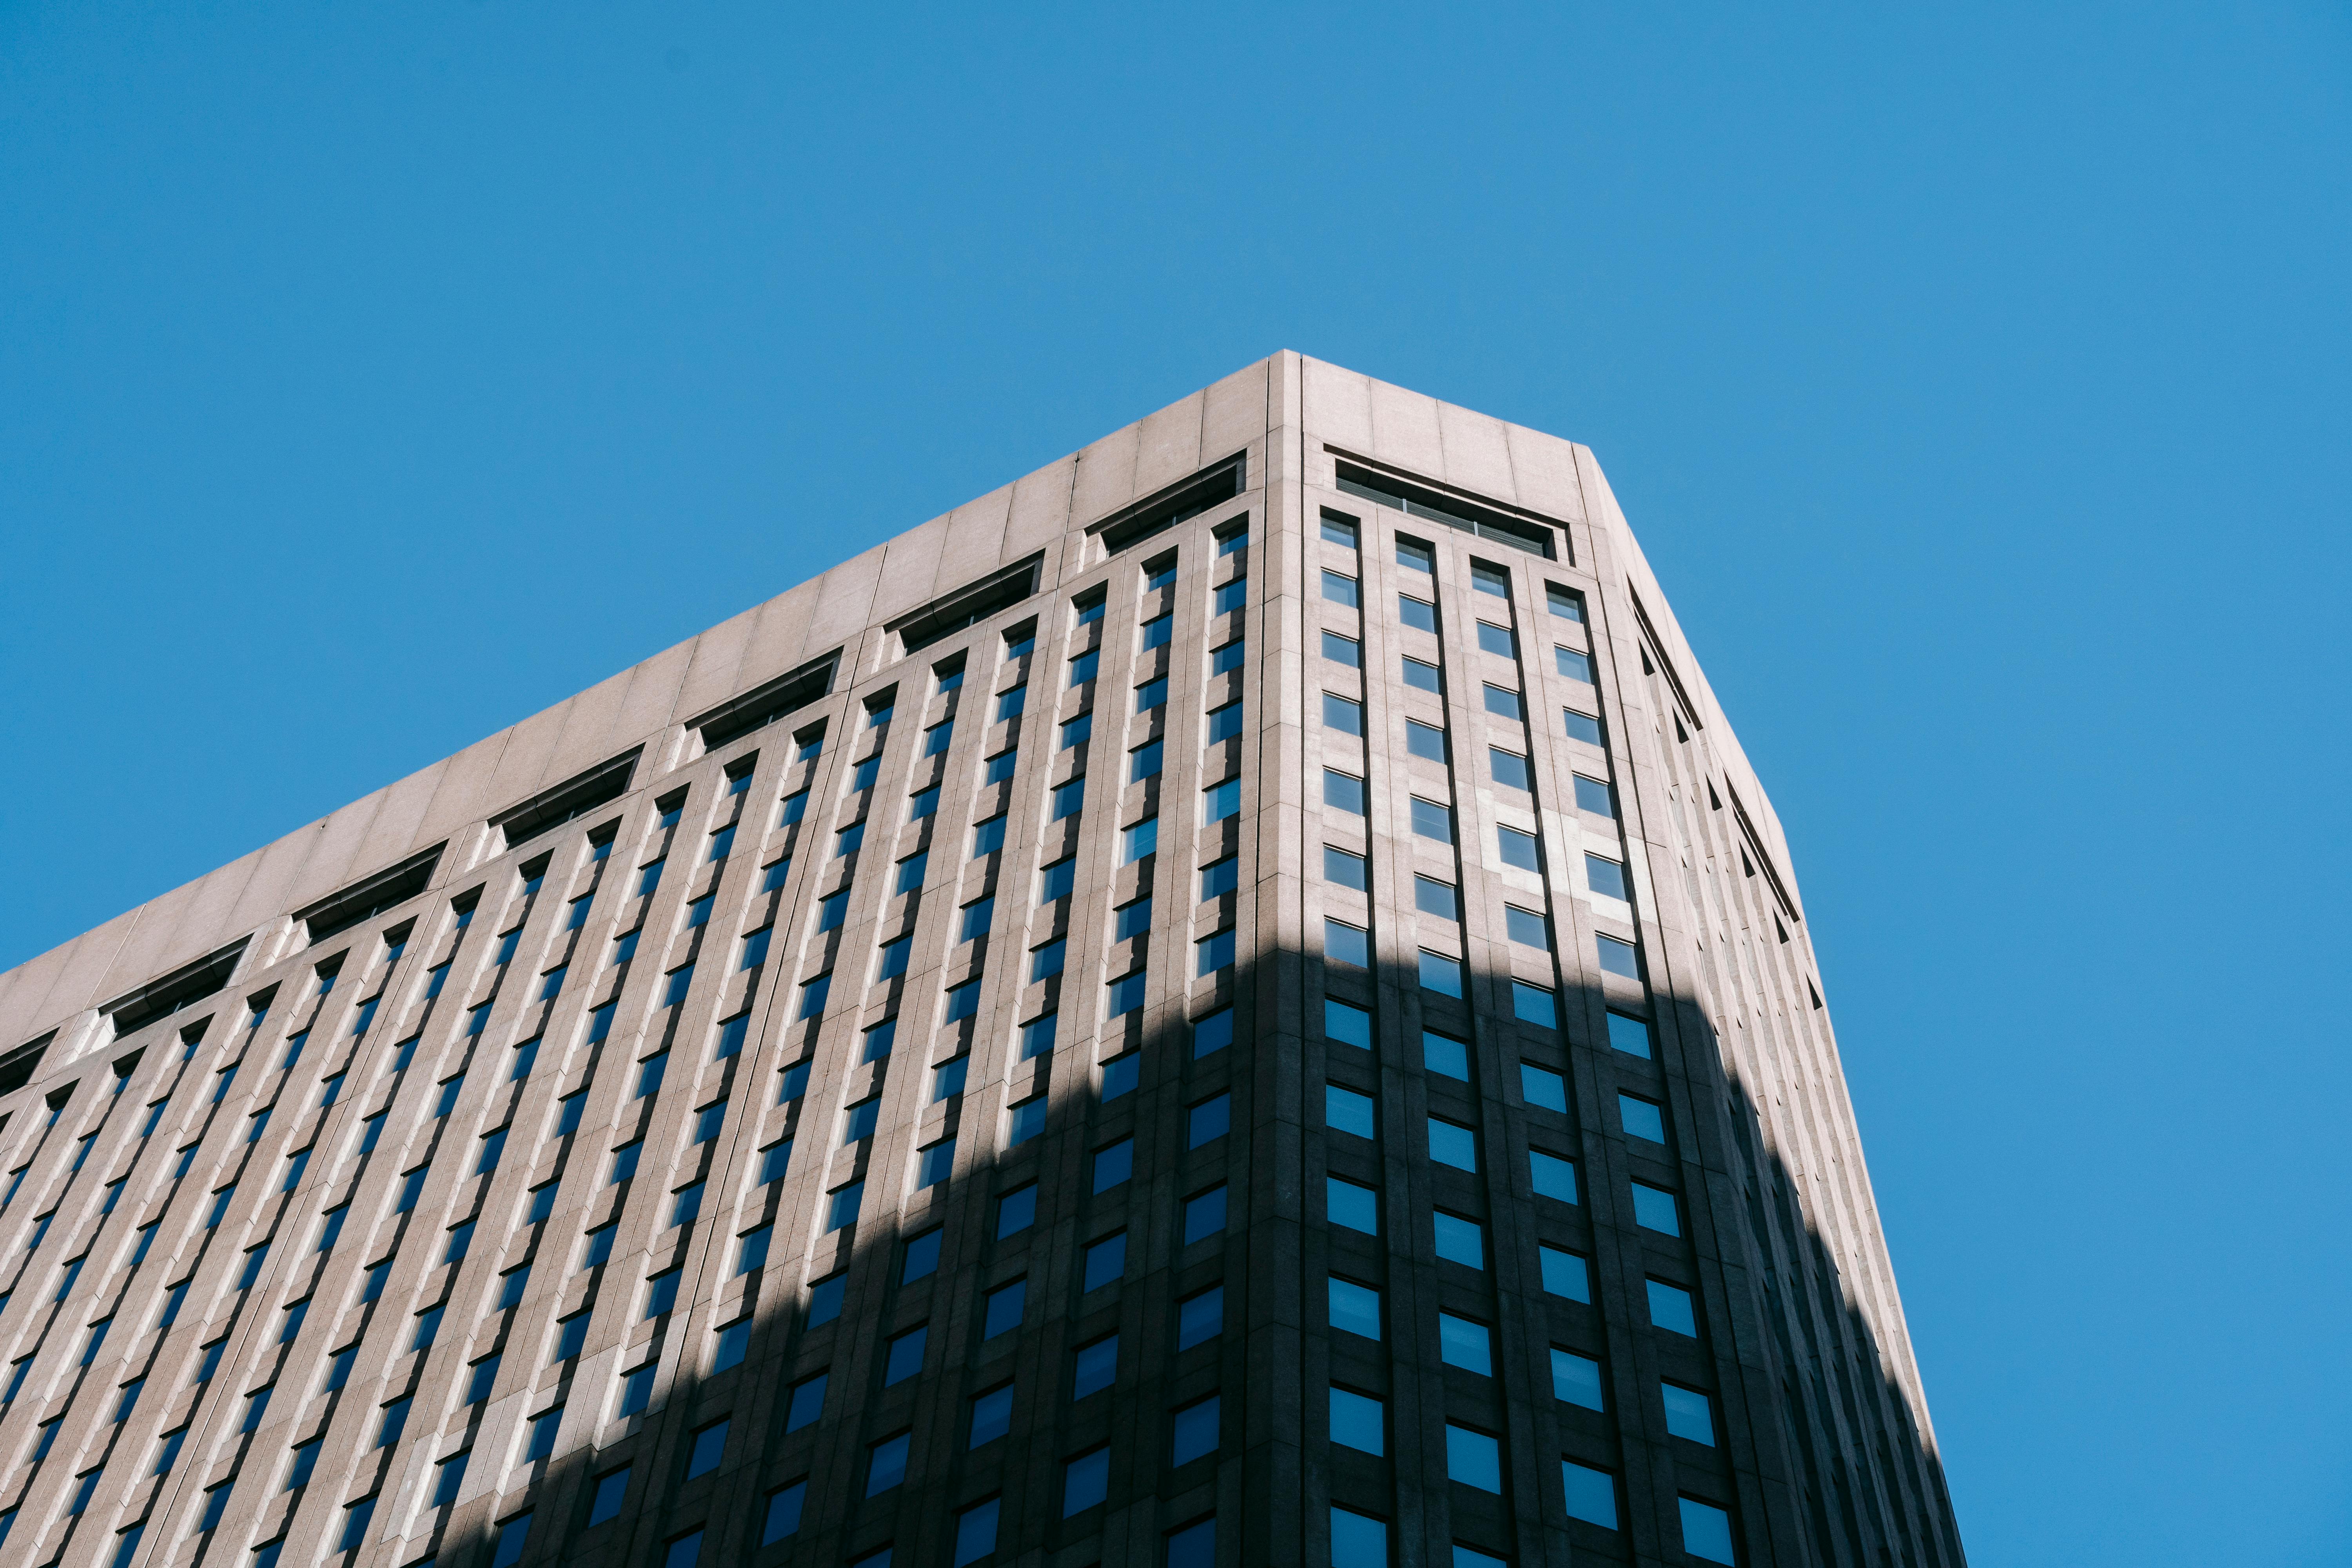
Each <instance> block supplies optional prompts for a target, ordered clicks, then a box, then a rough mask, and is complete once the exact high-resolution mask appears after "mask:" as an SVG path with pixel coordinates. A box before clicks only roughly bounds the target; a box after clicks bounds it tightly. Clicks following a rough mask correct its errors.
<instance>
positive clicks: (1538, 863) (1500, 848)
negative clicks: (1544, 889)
mask: <svg viewBox="0 0 2352 1568" xmlns="http://www.w3.org/2000/svg"><path fill="white" fill-rule="evenodd" d="M1495 848H1496V853H1497V854H1499V855H1500V856H1501V857H1502V860H1503V864H1504V865H1506V866H1517V868H1519V869H1520V870H1522V871H1537V872H1540V871H1541V870H1542V869H1543V858H1542V857H1541V855H1540V854H1538V851H1537V847H1536V836H1535V835H1534V834H1532V833H1522V832H1520V831H1519V830H1518V829H1517V828H1516V827H1499V826H1498V827H1496V829H1495Z"/></svg>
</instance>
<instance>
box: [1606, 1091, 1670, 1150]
mask: <svg viewBox="0 0 2352 1568" xmlns="http://www.w3.org/2000/svg"><path fill="white" fill-rule="evenodd" d="M1617 1121H1618V1123H1619V1125H1621V1126H1622V1127H1623V1128H1624V1129H1625V1136H1626V1137H1628V1138H1645V1139H1647V1140H1649V1141H1650V1142H1653V1143H1664V1142H1665V1141H1666V1121H1665V1117H1664V1113H1663V1110H1662V1108H1661V1107H1660V1106H1659V1105H1658V1104H1657V1102H1656V1101H1654V1100H1641V1099H1637V1098H1636V1097H1634V1096H1633V1095H1630V1094H1621V1095H1619V1096H1618V1097H1617Z"/></svg>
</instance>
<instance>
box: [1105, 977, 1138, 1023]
mask: <svg viewBox="0 0 2352 1568" xmlns="http://www.w3.org/2000/svg"><path fill="white" fill-rule="evenodd" d="M1144 979H1145V976H1144V972H1143V971H1142V970H1140V969H1139V970H1137V971H1136V972H1135V973H1132V974H1125V975H1121V976H1120V977H1119V978H1118V979H1117V980H1114V981H1112V982H1110V984H1108V986H1107V987H1106V990H1107V991H1108V1012H1107V1013H1106V1015H1105V1016H1107V1017H1111V1018H1123V1017H1125V1016H1127V1015H1128V1014H1129V1013H1133V1012H1137V1011H1139V1010H1140V1009H1141V1008H1142V1006H1143V989H1144Z"/></svg>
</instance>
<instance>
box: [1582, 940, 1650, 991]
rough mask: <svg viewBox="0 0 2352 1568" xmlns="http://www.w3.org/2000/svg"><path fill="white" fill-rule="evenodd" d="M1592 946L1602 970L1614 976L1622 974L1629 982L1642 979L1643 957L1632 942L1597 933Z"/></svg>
mask: <svg viewBox="0 0 2352 1568" xmlns="http://www.w3.org/2000/svg"><path fill="white" fill-rule="evenodd" d="M1592 944H1593V949H1594V954H1595V956H1596V957H1598V958H1599V959H1600V961H1601V968H1602V969H1604V970H1606V971H1608V973H1612V974H1622V975H1623V976H1624V977H1625V978H1626V979H1628V980H1639V979H1641V978H1642V955H1641V952H1639V951H1638V950H1637V949H1636V948H1635V947H1634V946H1633V943H1632V942H1625V941H1622V940H1620V939H1619V938H1617V937H1613V936H1610V935H1608V934H1606V933H1605V932H1601V931H1595V932H1593V934H1592Z"/></svg>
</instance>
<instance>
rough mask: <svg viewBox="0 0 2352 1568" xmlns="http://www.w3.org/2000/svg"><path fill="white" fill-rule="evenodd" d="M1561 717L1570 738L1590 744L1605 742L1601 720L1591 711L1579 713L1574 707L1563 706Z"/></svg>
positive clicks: (1595, 744)
mask: <svg viewBox="0 0 2352 1568" xmlns="http://www.w3.org/2000/svg"><path fill="white" fill-rule="evenodd" d="M1559 717H1560V723H1561V725H1562V726H1563V727H1564V728H1565V729H1566V730H1567V731H1568V738H1569V739H1570V740H1571V741H1581V742H1584V743H1585V744H1586V745H1588V746H1598V745H1601V744H1602V743H1603V742H1602V741H1601V721H1600V720H1598V719H1595V718H1594V717H1592V715H1591V714H1590V713H1579V712H1578V711H1577V710H1575V709H1573V708H1563V709H1561V710H1559Z"/></svg>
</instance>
